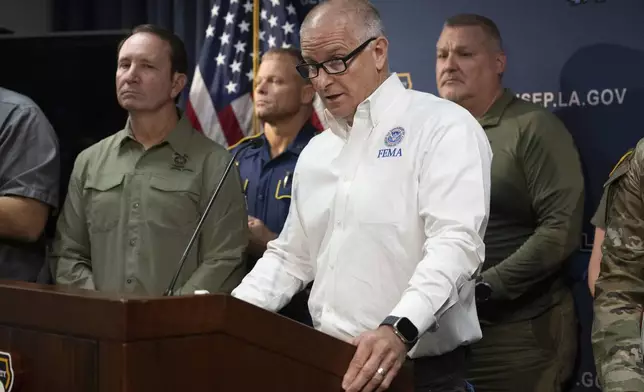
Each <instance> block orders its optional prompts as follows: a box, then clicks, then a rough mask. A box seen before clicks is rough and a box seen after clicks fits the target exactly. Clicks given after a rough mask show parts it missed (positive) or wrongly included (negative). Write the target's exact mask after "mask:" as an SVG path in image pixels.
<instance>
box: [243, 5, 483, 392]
mask: <svg viewBox="0 0 644 392" xmlns="http://www.w3.org/2000/svg"><path fill="white" fill-rule="evenodd" d="M300 36H301V49H302V55H303V58H304V61H305V63H303V64H300V65H298V67H297V69H298V71H299V72H300V74H301V75H302V76H303V77H306V78H309V79H310V80H311V82H312V83H313V86H314V87H315V89H316V91H317V92H318V93H319V95H320V96H321V97H322V99H323V101H324V104H325V106H326V108H327V111H326V113H325V115H326V120H327V121H328V123H329V124H330V127H329V129H327V130H326V131H325V132H323V133H321V134H320V135H318V136H316V137H314V138H313V139H312V140H311V141H310V142H309V144H308V145H307V146H306V148H305V149H304V150H303V151H302V153H301V155H300V158H299V160H298V163H297V166H296V168H295V173H294V175H293V185H292V199H291V206H290V210H289V215H288V218H287V220H286V223H285V225H284V229H283V230H282V232H281V233H280V235H279V237H278V238H277V239H275V240H273V241H271V242H270V243H269V244H268V246H267V250H266V252H265V253H264V255H263V257H262V258H261V259H260V260H259V261H258V262H257V264H256V266H255V268H254V269H253V270H252V271H251V272H250V273H249V274H248V275H247V276H246V278H245V279H244V280H243V282H242V283H241V285H240V286H238V287H237V288H236V289H235V290H234V291H233V295H234V296H236V297H237V298H240V299H243V300H245V301H247V302H250V303H253V304H255V305H257V306H260V307H262V308H265V309H269V310H272V311H277V310H278V309H280V308H281V307H282V306H284V305H285V304H286V303H288V301H289V299H290V297H291V296H292V295H293V294H294V293H296V292H298V291H299V290H300V289H301V288H302V287H304V286H305V285H306V284H308V282H311V281H313V280H314V281H315V282H314V284H313V287H312V290H311V296H310V299H309V310H310V313H311V316H312V319H313V325H314V327H315V328H316V329H318V330H320V331H322V332H325V333H328V334H330V335H332V336H335V337H337V338H339V339H343V340H345V341H349V342H352V343H353V344H355V345H357V350H356V354H355V356H354V360H353V361H352V363H351V365H350V366H349V369H348V370H347V373H346V375H345V377H344V380H343V383H342V387H343V389H345V390H346V391H373V390H379V391H380V390H384V389H386V388H387V387H388V386H389V385H390V383H391V381H392V380H393V378H394V377H395V375H396V374H397V372H398V370H399V369H400V367H401V365H402V364H403V362H404V361H405V358H406V356H407V355H408V356H409V357H410V358H412V360H413V361H414V367H415V371H414V374H415V386H416V389H417V391H428V390H431V391H439V392H445V391H450V392H456V391H464V390H465V388H466V382H465V380H464V372H465V357H466V347H467V346H468V345H469V344H470V343H472V342H475V341H477V340H479V339H480V338H481V330H480V327H479V323H478V318H477V315H476V308H475V302H474V297H473V288H474V278H475V276H476V274H477V272H478V271H479V269H480V267H481V264H482V262H483V258H484V245H483V241H482V239H483V236H484V233H485V229H486V225H487V219H488V211H489V192H490V184H489V183H490V162H491V150H490V146H489V143H488V141H487V138H486V136H485V133H484V132H483V130H482V128H481V127H480V125H479V124H478V122H477V121H476V120H475V119H474V117H472V116H471V115H470V114H469V113H468V112H467V111H466V110H465V109H463V108H461V107H459V106H458V105H456V104H454V103H451V102H448V101H446V100H442V99H440V98H437V97H435V96H433V95H431V94H427V93H421V92H417V91H411V90H406V89H405V88H404V87H403V85H402V83H401V82H400V80H399V79H398V76H397V75H396V74H390V72H389V69H388V67H389V65H388V60H387V48H388V41H387V39H386V38H385V36H384V33H383V27H382V22H381V20H380V16H379V14H378V11H377V10H376V9H375V8H374V7H373V6H372V5H371V4H369V2H368V1H363V0H360V1H356V0H353V1H347V0H339V1H333V0H332V1H328V2H324V3H321V4H319V5H318V6H317V7H316V8H314V9H313V10H312V11H311V12H310V13H309V14H308V15H307V17H306V19H305V21H304V22H303V24H302V28H301V32H300Z"/></svg>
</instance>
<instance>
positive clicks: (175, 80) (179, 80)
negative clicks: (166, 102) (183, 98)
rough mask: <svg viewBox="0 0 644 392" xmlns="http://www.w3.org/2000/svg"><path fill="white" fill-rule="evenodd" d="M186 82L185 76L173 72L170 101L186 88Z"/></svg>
mask: <svg viewBox="0 0 644 392" xmlns="http://www.w3.org/2000/svg"><path fill="white" fill-rule="evenodd" d="M187 82H188V77H187V76H186V74H183V73H179V72H175V73H174V76H172V99H175V98H176V97H177V95H179V94H181V91H183V88H184V87H186V83H187Z"/></svg>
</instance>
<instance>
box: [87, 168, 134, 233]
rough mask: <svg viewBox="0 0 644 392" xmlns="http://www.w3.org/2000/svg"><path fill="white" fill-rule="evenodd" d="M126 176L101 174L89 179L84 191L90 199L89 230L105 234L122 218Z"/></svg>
mask: <svg viewBox="0 0 644 392" xmlns="http://www.w3.org/2000/svg"><path fill="white" fill-rule="evenodd" d="M124 178H125V175H124V174H101V175H100V176H98V177H96V178H91V179H88V180H87V182H86V183H85V186H84V190H85V192H86V194H87V195H88V198H89V203H88V207H87V214H88V217H89V219H88V222H87V224H88V229H89V231H90V232H103V231H109V230H111V229H113V228H114V227H115V226H116V225H117V223H118V222H119V219H120V217H121V205H122V204H123V197H124V193H123V179H124Z"/></svg>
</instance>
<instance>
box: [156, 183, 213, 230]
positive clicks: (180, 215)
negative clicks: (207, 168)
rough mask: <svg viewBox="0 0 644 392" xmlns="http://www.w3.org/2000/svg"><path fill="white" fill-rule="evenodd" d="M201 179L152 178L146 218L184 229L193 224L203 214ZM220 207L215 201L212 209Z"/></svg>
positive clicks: (163, 225) (168, 226)
mask: <svg viewBox="0 0 644 392" xmlns="http://www.w3.org/2000/svg"><path fill="white" fill-rule="evenodd" d="M200 200H201V198H200V192H199V183H198V182H197V181H195V179H194V178H192V177H183V178H166V177H157V176H153V177H152V178H150V192H148V195H147V198H146V200H145V205H144V214H145V215H144V218H145V219H146V220H147V221H149V222H152V223H155V224H156V225H158V226H161V227H165V228H177V229H181V228H184V227H186V226H192V225H194V224H195V223H196V222H197V220H199V216H200ZM215 208H217V206H216V205H213V209H215Z"/></svg>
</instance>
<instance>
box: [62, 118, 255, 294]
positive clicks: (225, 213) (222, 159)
mask: <svg viewBox="0 0 644 392" xmlns="http://www.w3.org/2000/svg"><path fill="white" fill-rule="evenodd" d="M229 159H230V153H229V152H228V151H226V149H225V148H223V147H222V146H219V145H218V144H216V143H215V142H214V141H212V140H210V139H208V138H207V137H206V136H204V135H203V134H201V133H199V132H197V131H195V130H194V129H192V127H191V126H190V123H189V122H188V120H187V119H186V118H182V119H181V120H180V121H179V123H178V124H177V126H176V128H175V129H174V130H173V131H172V132H171V133H170V134H169V135H168V136H167V138H166V140H165V141H163V142H161V143H160V144H158V145H156V146H154V147H152V148H149V149H148V150H145V149H144V148H143V146H142V145H141V144H140V143H139V142H137V141H136V140H135V139H134V137H133V135H132V131H131V128H130V125H129V120H128V123H127V124H126V127H125V129H123V130H121V131H120V132H118V133H116V134H115V135H112V136H110V137H108V138H106V139H104V140H102V141H100V142H99V143H97V144H95V145H93V146H91V147H90V148H88V149H87V150H85V151H83V152H81V154H79V156H78V158H77V159H76V162H75V165H74V169H73V172H72V175H71V178H70V182H69V190H68V194H67V198H66V200H65V204H64V206H63V210H62V212H61V216H60V218H59V221H58V226H57V230H56V238H55V242H54V246H53V252H52V254H51V261H52V267H53V272H54V276H55V279H56V283H58V284H62V285H71V286H76V287H81V288H86V289H94V290H100V291H111V292H118V293H134V294H140V295H150V296H159V295H162V294H163V292H164V291H165V289H166V288H167V286H168V284H169V283H170V281H171V280H172V277H173V275H174V273H175V271H176V268H177V266H178V262H179V260H180V259H181V256H182V254H183V251H184V248H185V247H186V245H187V244H188V242H189V240H190V237H191V235H192V232H193V230H194V229H195V228H196V226H197V222H198V220H199V218H200V216H201V212H202V211H204V210H205V208H206V205H207V203H208V200H209V198H210V195H211V194H212V192H213V191H214V189H215V187H216V186H217V183H218V181H219V179H220V176H221V175H222V173H223V171H224V168H225V166H226V164H227V163H228V160H229ZM247 222H248V217H247V214H246V206H245V200H244V195H243V193H242V188H241V183H240V179H239V174H238V172H237V169H236V168H233V170H231V172H230V173H229V175H228V177H227V180H226V181H225V182H224V184H223V186H222V189H221V191H220V193H219V196H218V197H217V200H216V201H215V203H214V205H213V207H212V209H211V211H210V213H209V214H208V217H207V218H206V221H205V223H204V226H203V229H202V231H201V235H200V236H199V238H198V240H197V241H196V242H195V244H194V246H193V248H192V250H191V252H190V254H189V257H188V258H187V260H186V264H185V265H184V268H183V271H182V274H181V275H180V277H179V280H178V281H177V285H176V286H175V290H177V294H191V293H193V292H194V290H196V289H205V290H208V291H210V292H218V291H222V292H230V291H232V289H234V288H235V287H236V286H237V285H238V284H239V283H240V282H241V279H242V278H243V276H244V275H245V272H246V271H245V268H244V263H242V259H243V257H242V255H243V252H244V251H245V248H246V246H247V243H248V226H247V225H248V223H247Z"/></svg>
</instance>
